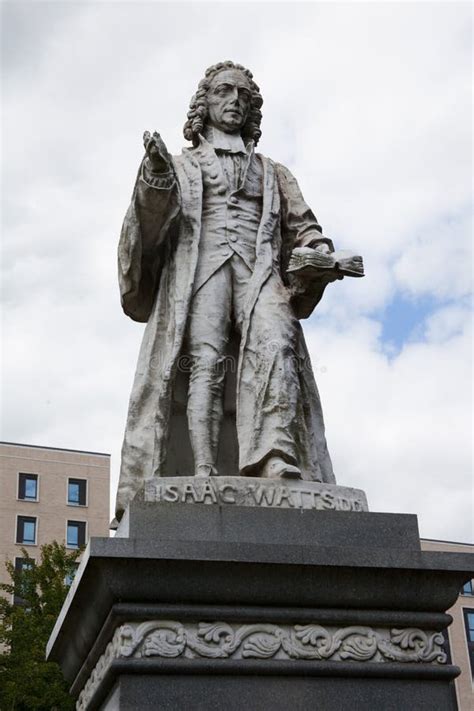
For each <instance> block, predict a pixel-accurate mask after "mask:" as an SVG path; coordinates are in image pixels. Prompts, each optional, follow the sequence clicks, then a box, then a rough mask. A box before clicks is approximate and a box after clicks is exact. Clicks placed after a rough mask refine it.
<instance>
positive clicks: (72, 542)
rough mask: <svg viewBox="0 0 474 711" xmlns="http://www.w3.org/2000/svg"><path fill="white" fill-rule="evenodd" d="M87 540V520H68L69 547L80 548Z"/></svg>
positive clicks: (67, 541)
mask: <svg viewBox="0 0 474 711" xmlns="http://www.w3.org/2000/svg"><path fill="white" fill-rule="evenodd" d="M85 542H86V522H85V521H68V522H67V537H66V545H67V546H68V547H69V548H79V547H80V546H83V545H84V543H85Z"/></svg>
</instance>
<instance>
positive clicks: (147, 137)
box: [143, 131, 171, 173]
mask: <svg viewBox="0 0 474 711" xmlns="http://www.w3.org/2000/svg"><path fill="white" fill-rule="evenodd" d="M143 145H144V146H145V151H146V157H147V159H148V165H149V168H150V170H152V171H153V172H154V173H167V172H168V171H169V170H171V156H170V154H169V153H168V150H167V148H166V146H165V144H164V141H163V139H162V138H161V136H160V134H159V133H157V132H156V131H154V133H153V135H151V133H150V131H145V133H144V134H143Z"/></svg>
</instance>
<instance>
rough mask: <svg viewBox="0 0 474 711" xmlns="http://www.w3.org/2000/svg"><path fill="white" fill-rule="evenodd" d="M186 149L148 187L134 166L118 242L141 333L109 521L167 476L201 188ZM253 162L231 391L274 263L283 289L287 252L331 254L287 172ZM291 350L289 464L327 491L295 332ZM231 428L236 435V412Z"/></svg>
mask: <svg viewBox="0 0 474 711" xmlns="http://www.w3.org/2000/svg"><path fill="white" fill-rule="evenodd" d="M195 150H196V149H187V148H185V149H183V153H182V155H181V156H174V157H173V158H172V164H173V169H174V173H173V174H171V173H170V174H168V176H165V177H164V178H162V179H161V180H157V181H155V182H153V180H152V179H151V180H150V178H149V177H148V176H145V175H144V169H143V165H142V166H141V167H140V170H139V174H138V177H137V181H136V184H135V188H134V192H133V195H132V201H131V205H130V207H129V209H128V212H127V214H126V217H125V220H124V224H123V228H122V233H121V237H120V242H119V250H118V267H119V285H120V293H121V301H122V307H123V309H124V311H125V313H126V314H127V315H128V316H130V317H131V318H132V319H134V320H136V321H141V322H147V325H146V328H145V333H144V337H143V341H142V345H141V349H140V354H139V359H138V365H137V370H136V374H135V380H134V384H133V388H132V393H131V397H130V404H129V412H128V418H127V424H126V431H125V437H124V443H123V448H122V463H121V472H120V481H119V488H118V494H117V515H118V518H120V516H121V513H122V511H123V510H124V508H125V506H126V504H127V503H128V502H130V501H131V500H132V499H133V497H134V496H135V494H136V493H137V491H138V490H139V489H140V488H141V487H142V486H143V484H144V483H145V481H146V480H149V479H153V478H154V477H159V476H167V475H169V473H170V471H169V466H167V458H168V454H169V452H168V450H169V446H168V445H169V437H170V427H171V425H170V423H171V422H172V412H173V401H174V399H175V396H176V390H177V389H178V380H179V378H180V373H181V371H182V368H181V367H180V366H181V365H182V362H183V361H182V359H183V357H185V356H184V355H183V344H184V342H185V333H186V325H187V317H188V312H189V307H190V302H191V299H192V294H193V282H194V276H195V272H196V266H197V261H198V250H199V241H200V236H201V213H202V200H203V181H202V174H201V166H200V164H199V162H198V160H197V159H196V157H195ZM257 158H258V159H259V160H260V161H261V162H262V165H263V201H262V214H261V221H260V225H259V229H258V233H257V239H256V259H255V267H254V271H253V275H252V277H251V280H250V283H249V288H248V296H247V302H246V308H245V315H244V319H243V323H242V329H241V336H240V344H239V345H238V349H239V357H238V364H239V365H238V369H237V374H236V387H237V390H238V388H239V378H240V371H241V365H242V362H243V359H245V357H246V343H247V337H248V334H249V330H250V329H251V328H252V312H253V309H254V307H255V304H256V302H257V300H258V297H259V293H260V290H261V288H262V286H263V285H264V284H265V282H266V280H267V279H268V278H269V277H270V275H271V273H272V268H273V266H274V264H275V263H277V264H279V265H280V269H281V274H282V280H283V282H284V281H285V276H284V274H285V266H286V264H287V261H288V258H289V255H290V253H291V250H292V249H293V248H294V247H299V246H305V245H307V244H309V243H311V246H313V243H320V242H326V243H328V244H329V246H330V247H331V248H333V246H332V243H331V242H330V240H328V239H326V238H324V237H323V236H322V234H321V228H320V226H319V224H318V223H317V220H316V218H315V217H314V215H313V213H312V212H311V210H310V208H309V207H308V206H307V204H306V203H305V202H304V199H303V197H302V195H301V192H300V190H299V187H298V185H297V183H296V180H295V179H294V178H293V176H292V175H291V173H290V172H289V171H288V169H286V168H284V167H283V166H281V165H278V164H275V163H273V161H271V160H270V159H269V158H266V157H264V156H262V155H260V154H257ZM298 325H299V324H298ZM295 350H296V352H297V354H298V357H299V359H300V362H301V363H302V364H303V367H300V368H299V369H298V377H299V382H300V400H301V402H300V404H299V414H300V421H301V433H300V447H301V452H300V459H299V461H298V466H299V467H300V469H301V471H302V478H303V479H306V480H315V481H323V482H327V483H335V478H334V474H333V470H332V464H331V459H330V457H329V453H328V450H327V445H326V438H325V433H324V421H323V414H322V409H321V402H320V398H319V393H318V390H317V386H316V383H315V380H314V375H313V372H312V369H311V365H310V359H309V355H308V351H307V349H306V344H305V342H304V337H303V332H302V329H301V326H300V325H299V329H298V343H297V344H296V348H295ZM236 426H237V431H238V429H239V412H238V407H237V412H236ZM180 473H182V474H189V472H180ZM232 473H234V474H238V471H235V472H232Z"/></svg>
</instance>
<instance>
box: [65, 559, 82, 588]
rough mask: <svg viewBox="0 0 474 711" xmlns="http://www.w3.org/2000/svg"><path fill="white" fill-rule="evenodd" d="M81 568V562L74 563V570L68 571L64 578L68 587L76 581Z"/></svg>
mask: <svg viewBox="0 0 474 711" xmlns="http://www.w3.org/2000/svg"><path fill="white" fill-rule="evenodd" d="M78 568H79V563H74V570H73V571H71V572H70V573H68V574H67V575H66V576H65V578H64V584H65V585H67V586H68V587H71V585H72V584H73V582H74V577H75V575H76V573H77V569H78Z"/></svg>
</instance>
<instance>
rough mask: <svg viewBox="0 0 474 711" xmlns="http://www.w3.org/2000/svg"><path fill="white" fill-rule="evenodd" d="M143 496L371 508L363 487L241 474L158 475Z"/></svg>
mask: <svg viewBox="0 0 474 711" xmlns="http://www.w3.org/2000/svg"><path fill="white" fill-rule="evenodd" d="M142 497H143V500H144V501H146V502H163V503H167V504H173V503H179V504H217V505H219V506H254V507H260V506H261V507H275V508H283V509H321V510H333V511H368V510H369V509H368V504H367V498H366V495H365V493H364V492H363V491H362V490H360V489H351V488H348V487H345V486H335V485H331V484H321V483H320V482H313V481H301V480H289V479H288V480H284V479H257V478H252V477H238V476H222V477H206V478H196V477H192V476H191V477H188V476H178V477H166V478H165V477H163V478H156V479H152V480H149V481H147V482H146V484H145V487H144V489H143V494H142Z"/></svg>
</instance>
